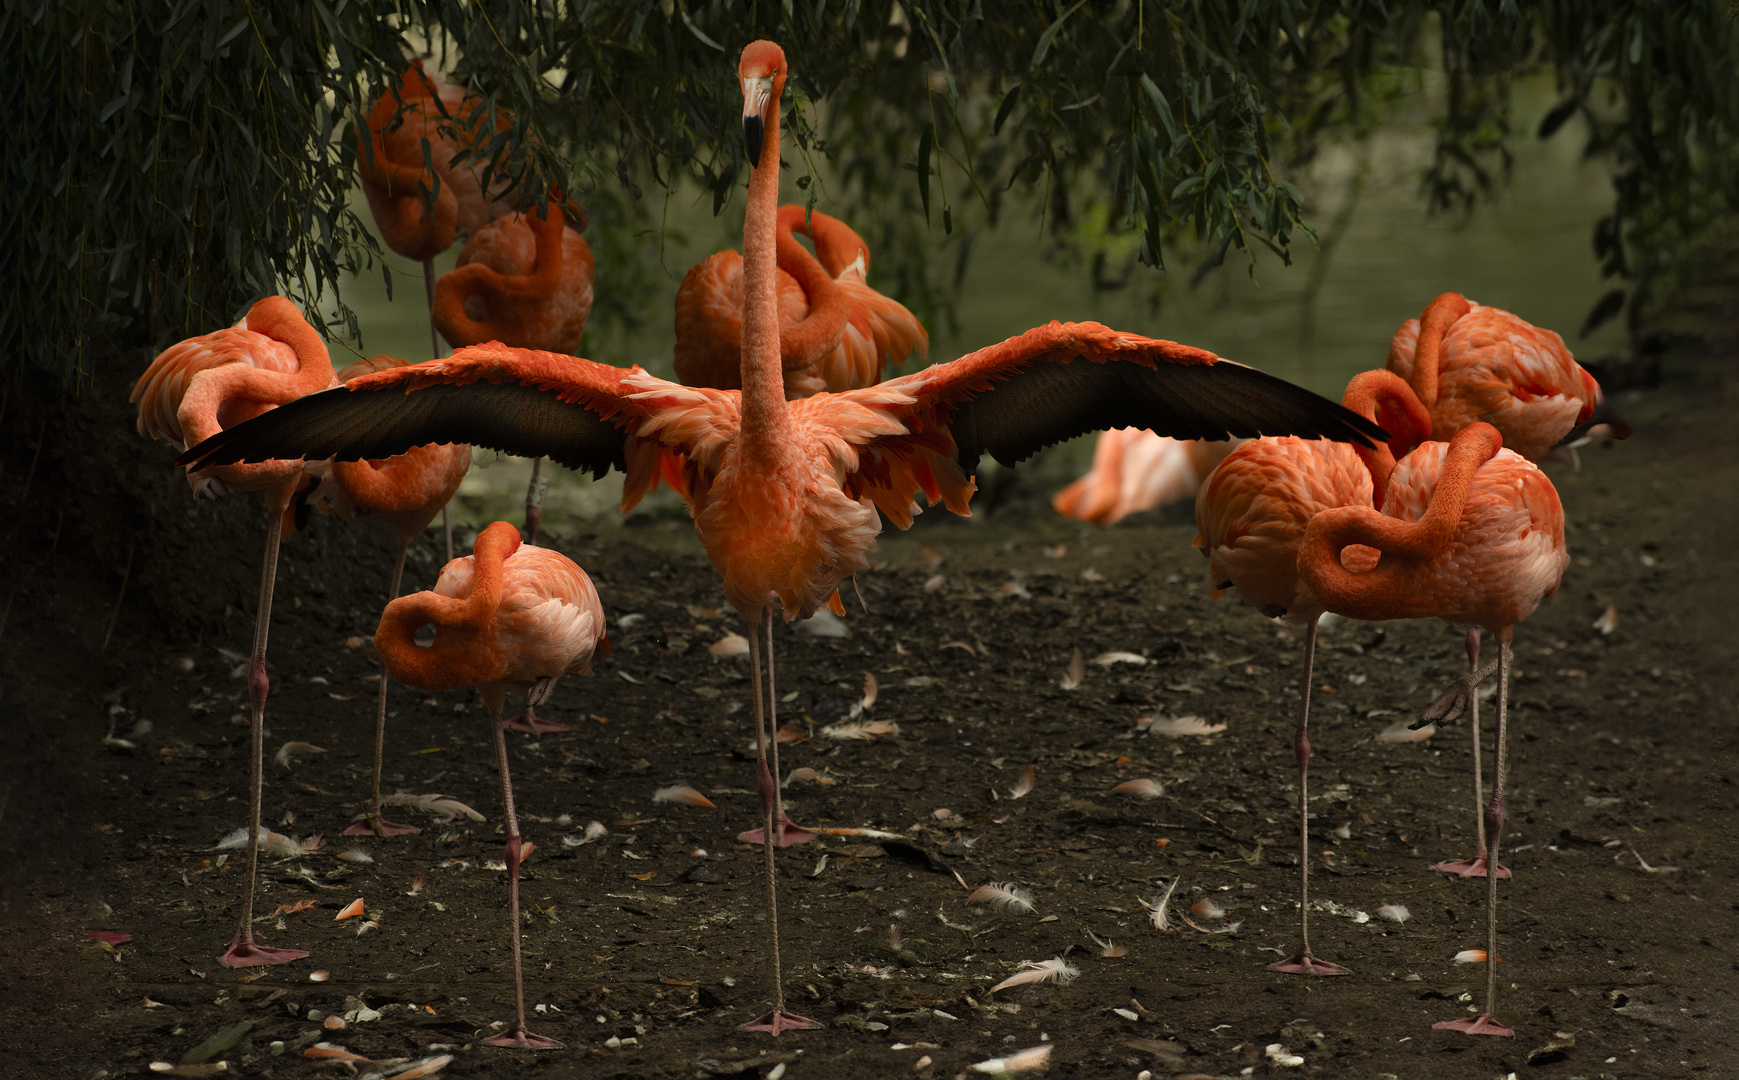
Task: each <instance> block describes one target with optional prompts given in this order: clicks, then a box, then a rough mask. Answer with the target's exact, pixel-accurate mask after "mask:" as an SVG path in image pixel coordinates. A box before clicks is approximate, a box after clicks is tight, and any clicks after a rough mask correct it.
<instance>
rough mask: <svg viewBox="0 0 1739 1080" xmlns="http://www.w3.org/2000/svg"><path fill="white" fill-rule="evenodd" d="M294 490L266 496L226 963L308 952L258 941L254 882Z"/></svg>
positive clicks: (278, 960)
mask: <svg viewBox="0 0 1739 1080" xmlns="http://www.w3.org/2000/svg"><path fill="white" fill-rule="evenodd" d="M289 497H290V489H289V487H288V486H287V485H286V486H285V487H283V488H280V489H276V490H273V491H270V492H267V495H266V521H267V524H266V555H265V562H264V565H263V566H262V567H261V569H260V599H259V606H258V609H257V610H258V614H257V615H256V616H255V619H254V649H253V655H251V656H250V657H249V658H248V712H249V716H248V728H249V739H248V741H249V754H248V826H247V827H248V834H249V835H248V880H247V885H246V886H245V887H244V888H243V890H242V917H241V925H240V926H238V927H237V928H236V932H235V939H234V940H233V941H231V942H230V945H229V949H228V951H226V952H225V953H224V954H223V955H222V956H221V957H219V958H218V962H219V963H220V964H222V965H223V966H224V967H232V968H233V967H254V966H256V965H260V964H287V963H289V962H290V961H292V960H300V959H302V958H303V957H304V956H307V955H308V954H307V953H306V952H303V951H302V950H301V949H275V948H272V947H271V946H269V945H261V944H260V943H258V942H256V941H255V940H254V883H255V882H256V881H258V880H259V874H260V803H261V801H262V797H263V796H262V793H263V789H264V787H265V741H266V694H267V693H268V692H269V691H270V690H271V688H272V684H271V680H270V679H268V678H267V677H266V632H267V630H268V629H269V628H270V627H271V622H272V587H273V586H274V585H275V584H276V582H277V577H278V540H279V538H280V537H282V536H283V532H284V509H285V507H286V506H287V505H288V503H289Z"/></svg>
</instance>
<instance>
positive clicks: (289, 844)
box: [212, 826, 321, 859]
mask: <svg viewBox="0 0 1739 1080" xmlns="http://www.w3.org/2000/svg"><path fill="white" fill-rule="evenodd" d="M320 840H321V838H320V837H319V836H310V837H309V838H308V839H307V840H304V841H297V840H294V839H292V838H290V837H288V836H285V835H284V834H283V833H277V832H272V831H271V830H270V829H267V828H266V827H265V826H261V827H260V850H261V851H262V852H264V853H265V854H266V855H268V856H270V857H271V858H274V859H294V858H297V857H298V856H301V855H306V854H308V853H309V852H311V851H316V850H318V849H319V847H320ZM247 846H248V830H247V828H246V827H245V826H244V827H243V828H240V829H236V830H235V831H234V832H231V833H230V834H229V835H227V836H225V837H224V838H223V839H222V840H219V841H218V842H217V847H215V848H213V849H212V850H214V851H246V850H247Z"/></svg>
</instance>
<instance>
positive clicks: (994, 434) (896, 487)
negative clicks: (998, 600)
mask: <svg viewBox="0 0 1739 1080" xmlns="http://www.w3.org/2000/svg"><path fill="white" fill-rule="evenodd" d="M738 76H739V78H740V80H741V84H742V87H743V98H744V108H743V127H744V135H745V138H746V140H747V142H748V144H749V151H750V158H751V160H752V161H754V162H756V166H755V169H754V173H753V175H752V177H751V180H750V183H749V197H748V212H747V223H746V225H745V228H744V248H745V252H744V260H743V276H744V297H745V299H744V304H743V307H744V317H743V334H742V344H741V356H740V371H741V382H742V389H741V390H740V391H739V390H716V389H710V388H703V387H689V386H683V385H680V384H677V383H672V382H667V381H666V380H663V379H658V378H655V377H653V376H651V375H649V374H647V373H646V372H645V371H643V370H641V369H639V368H630V369H626V370H624V369H621V368H614V367H609V366H607V365H604V364H597V363H593V362H591V361H589V360H582V359H579V358H577V357H571V356H561V355H558V354H554V353H542V352H532V351H528V350H523V349H512V348H508V347H506V346H502V345H496V344H490V345H482V346H477V347H474V348H470V349H464V350H461V351H460V352H459V353H457V354H455V355H454V356H453V357H452V358H450V359H447V360H438V361H431V362H430V363H426V364H419V365H416V366H414V367H410V368H404V369H401V370H399V371H391V372H382V373H380V374H378V375H372V376H369V377H367V378H365V379H360V380H358V381H357V382H355V383H352V384H350V386H349V387H348V388H347V389H345V390H343V391H341V392H339V393H335V394H329V395H326V396H325V397H323V398H321V399H319V400H317V401H312V402H310V403H308V404H306V405H304V406H302V407H300V408H298V409H296V410H295V411H294V412H288V413H286V412H285V410H279V413H278V415H276V416H269V417H262V418H261V421H260V422H258V423H256V424H255V425H254V426H253V427H252V428H250V429H248V431H247V432H245V433H242V432H232V433H226V434H224V435H221V436H219V437H218V438H217V439H216V440H214V441H212V442H209V443H207V444H204V445H201V446H198V447H195V448H194V449H193V450H192V451H190V452H189V453H187V454H186V455H184V457H185V458H186V459H187V460H188V461H190V462H197V463H201V464H204V463H207V462H217V461H225V460H242V459H246V458H249V457H256V456H261V455H262V454H263V453H266V452H268V451H267V448H271V449H270V450H269V452H270V453H283V452H286V450H285V448H286V447H289V446H296V447H298V448H300V449H299V452H302V453H308V454H317V455H320V456H328V455H336V456H338V457H340V458H351V457H357V456H379V455H382V454H387V453H393V452H397V451H398V450H402V449H403V448H404V447H407V446H414V445H417V444H419V443H424V442H429V441H431V440H433V439H437V438H439V439H465V440H467V441H470V442H473V443H477V444H481V445H485V446H491V447H495V448H497V449H501V450H503V451H505V452H507V453H514V454H521V455H525V456H533V455H536V454H548V455H549V456H550V457H551V458H552V459H553V460H555V461H557V462H559V463H562V464H565V465H568V466H569V467H571V468H582V469H589V470H592V471H594V472H595V473H596V474H599V475H601V474H602V473H603V472H604V471H605V470H607V469H610V468H619V469H622V470H623V471H624V472H625V473H626V474H627V476H626V479H625V481H624V485H623V508H624V509H627V508H630V507H632V506H634V505H635V503H637V502H638V501H639V499H640V498H641V497H642V496H643V495H644V494H645V493H646V492H647V491H649V490H651V489H652V488H653V487H654V486H656V485H657V484H658V483H660V482H663V483H668V484H669V485H670V486H671V487H672V488H673V489H675V490H676V491H677V492H678V493H679V494H680V495H681V496H682V497H683V498H684V500H685V501H686V502H687V504H688V507H689V511H690V513H691V515H692V516H693V518H694V523H695V531H696V534H697V535H698V536H699V538H700V540H701V543H702V545H703V546H704V547H705V548H706V551H707V554H708V555H709V557H710V558H711V559H712V563H713V566H714V568H715V569H716V570H717V571H718V573H719V576H720V578H721V579H722V584H723V588H724V592H725V597H726V599H727V600H729V602H730V603H731V605H732V606H733V607H735V608H736V609H737V612H738V614H739V615H740V616H741V617H742V619H743V621H744V623H745V624H746V625H747V627H748V629H749V631H750V633H749V635H748V636H749V639H750V656H751V662H752V664H753V667H754V676H753V679H752V682H751V684H752V687H753V690H754V693H755V710H754V713H755V729H756V747H757V762H756V778H757V787H758V790H759V793H760V796H761V809H762V819H763V827H762V829H761V830H759V832H758V836H759V838H760V839H761V840H762V842H763V851H764V854H763V873H764V877H765V884H766V891H767V907H768V922H769V934H768V938H769V941H768V945H769V950H768V951H769V959H770V965H771V969H772V982H773V987H774V1008H773V1009H772V1011H771V1012H769V1013H768V1014H767V1015H766V1016H764V1017H762V1018H760V1019H759V1020H758V1021H756V1022H755V1023H753V1024H750V1025H747V1027H748V1028H750V1029H751V1030H759V1031H768V1032H772V1033H774V1034H777V1033H779V1032H781V1031H785V1030H791V1029H793V1028H802V1027H808V1026H812V1025H813V1021H809V1020H806V1019H804V1018H802V1017H799V1016H795V1015H793V1014H791V1013H790V1012H788V1011H787V1010H786V1008H785V1003H784V993H783V988H782V985H783V984H782V980H781V978H780V971H779V939H778V907H777V880H776V878H775V876H774V874H773V852H774V847H775V846H776V845H783V844H789V843H793V842H800V841H801V840H802V839H805V838H806V837H807V836H808V835H812V834H808V833H807V831H806V830H798V829H797V827H796V826H794V825H792V824H790V821H789V818H787V817H786V815H785V813H784V807H783V803H782V800H781V798H780V795H779V789H778V785H777V784H776V783H775V782H774V781H773V778H772V772H770V771H769V768H768V750H767V744H768V739H767V730H768V726H769V719H770V718H771V717H772V711H773V703H774V702H775V701H776V699H774V698H772V697H771V690H770V685H769V683H770V674H769V677H768V680H767V681H765V682H764V681H763V678H762V664H761V651H762V646H761V644H760V629H761V627H762V626H763V625H764V626H765V628H766V632H767V640H768V642H769V643H770V642H771V640H772V629H773V613H774V610H775V609H778V610H780V611H781V612H782V613H783V614H784V616H785V618H786V619H787V620H790V619H793V618H798V617H805V616H808V615H811V614H813V613H814V612H815V611H816V610H817V609H818V608H820V607H821V606H822V605H824V604H825V605H827V606H828V607H830V608H831V609H833V610H834V611H835V612H836V613H840V614H843V611H844V607H843V605H842V604H841V603H840V599H839V587H840V585H841V583H843V582H844V581H845V580H846V579H847V578H848V577H850V576H852V575H853V574H855V573H857V572H858V571H859V570H863V569H865V568H867V566H868V558H867V556H868V554H869V552H870V551H871V550H872V549H873V548H874V546H875V538H876V534H877V533H878V532H879V531H880V528H881V521H880V518H879V517H878V515H877V512H878V511H880V513H881V514H882V515H885V516H886V517H887V518H888V519H889V520H890V521H892V522H893V523H894V524H895V525H897V526H899V527H900V528H906V527H908V526H909V525H910V524H911V522H912V516H913V515H914V514H915V513H917V512H918V510H919V508H918V506H917V503H916V502H915V499H916V498H917V497H918V496H919V495H920V494H922V495H923V496H924V497H925V498H927V499H928V500H929V502H930V503H931V504H932V505H933V504H934V503H936V502H942V503H944V504H945V505H946V506H947V507H948V508H949V509H950V510H952V511H954V512H955V513H959V514H965V513H967V512H968V501H969V500H970V498H971V495H972V492H973V491H974V484H973V481H972V479H971V471H972V470H973V469H975V468H976V466H977V462H978V460H979V458H980V456H981V455H982V454H983V453H984V452H986V451H988V452H989V453H990V454H991V455H992V456H993V457H995V458H996V459H997V460H998V461H1000V462H1002V463H1003V464H1006V465H1012V464H1014V463H1015V462H1016V461H1019V460H1022V459H1024V458H1026V457H1028V456H1030V455H1031V454H1032V453H1033V452H1035V451H1036V450H1038V449H1039V448H1041V447H1043V446H1047V445H1049V444H1051V443H1054V442H1057V441H1059V440H1061V439H1064V438H1069V437H1072V436H1074V435H1078V434H1084V433H1085V432H1087V431H1091V430H1096V429H1103V428H1106V427H1125V426H1129V425H1137V426H1143V427H1150V428H1155V429H1158V430H1160V431H1162V432H1164V433H1166V434H1170V435H1175V436H1180V437H1186V438H1226V437H1228V436H1229V435H1244V436H1255V435H1259V434H1261V433H1263V432H1271V433H1276V434H1303V435H1310V436H1325V437H1330V438H1336V439H1344V440H1352V441H1361V442H1368V441H1369V439H1370V438H1373V437H1374V438H1386V437H1387V436H1386V434H1385V433H1384V432H1383V431H1382V429H1381V428H1380V427H1378V426H1376V425H1375V424H1372V423H1371V422H1369V421H1368V420H1366V419H1365V418H1363V417H1360V416H1358V415H1357V414H1355V413H1352V412H1349V411H1347V410H1346V409H1344V408H1342V407H1341V406H1339V405H1336V404H1334V403H1332V402H1329V401H1325V400H1324V399H1322V398H1320V397H1318V396H1317V395H1315V394H1312V393H1310V392H1309V391H1307V390H1304V389H1302V388H1300V387H1296V386H1293V385H1292V384H1290V383H1287V382H1284V381H1282V380H1280V379H1276V378H1274V377H1273V376H1270V375H1266V374H1263V373H1262V372H1259V371H1256V370H1254V369H1252V368H1246V367H1243V366H1241V365H1238V364H1232V363H1228V362H1226V361H1222V360H1219V359H1218V358H1217V357H1215V356H1214V355H1213V354H1212V353H1209V352H1205V351H1203V350H1200V349H1193V348H1190V347H1188V346H1184V345H1179V344H1177V343H1175V342H1169V341H1159V340H1155V339H1152V338H1145V337H1141V336H1139V335H1135V334H1125V333H1121V332H1119V331H1116V330H1112V329H1110V328H1108V327H1105V326H1100V325H1098V324H1096V323H1054V322H1053V323H1051V324H1049V325H1047V326H1041V327H1037V328H1035V329H1033V330H1029V331H1027V332H1026V333H1024V334H1020V335H1018V336H1016V337H1012V338H1010V339H1008V340H1007V341H1004V342H1002V343H1000V344H997V345H992V346H990V347H988V348H985V349H981V350H979V351H977V352H975V353H971V354H969V355H967V356H964V357H961V358H960V359H958V360H955V361H953V362H952V363H948V364H939V365H936V366H934V367H930V368H927V369H925V370H923V371H919V372H916V373H914V374H911V375H905V376H902V377H900V378H898V379H893V380H891V381H888V382H884V383H880V384H878V385H876V386H872V387H866V388H863V389H859V390H850V391H846V392H843V393H838V394H829V393H823V394H816V395H814V396H812V397H809V398H802V399H798V400H794V401H787V400H786V396H785V390H786V383H785V377H784V368H783V365H782V363H781V353H780V345H779V343H780V319H779V309H778V297H777V293H776V288H777V282H776V279H775V276H774V275H775V269H776V268H775V262H774V250H773V249H774V244H773V242H772V241H773V239H774V238H773V231H772V230H770V229H768V228H767V227H766V223H767V222H769V221H771V220H772V219H773V218H774V215H775V209H776V205H777V194H778V192H777V177H778V171H779V170H778V154H779V111H778V101H779V94H780V91H781V90H782V88H783V86H784V83H785V76H786V67H785V58H784V54H783V52H782V51H781V50H780V49H779V47H778V46H777V45H775V44H773V43H772V42H769V41H759V42H755V43H753V44H751V45H750V46H748V47H747V48H746V49H744V50H743V55H742V59H741V62H740V64H739V67H738ZM769 654H770V646H769ZM767 670H768V671H769V672H770V671H771V656H770V655H769V659H768V665H767ZM763 687H766V688H767V689H766V691H765V693H764V691H763ZM771 724H772V726H773V727H775V728H776V726H777V720H776V718H775V719H771ZM776 754H777V749H776V748H775V750H774V755H775V756H774V757H773V764H774V766H775V770H776V767H777V756H776Z"/></svg>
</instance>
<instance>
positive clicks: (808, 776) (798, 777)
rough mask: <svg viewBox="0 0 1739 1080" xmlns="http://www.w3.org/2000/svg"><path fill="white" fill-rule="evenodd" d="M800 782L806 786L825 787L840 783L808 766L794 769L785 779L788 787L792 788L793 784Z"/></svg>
mask: <svg viewBox="0 0 1739 1080" xmlns="http://www.w3.org/2000/svg"><path fill="white" fill-rule="evenodd" d="M799 782H801V783H805V784H821V785H823V786H824V787H832V786H833V785H834V784H837V783H839V781H837V780H835V779H833V778H832V777H828V776H822V775H821V774H820V773H818V772H816V771H815V770H814V769H811V768H810V767H809V766H807V765H804V766H802V767H801V768H796V769H792V770H791V772H790V774H789V775H787V776H786V777H785V786H786V787H790V786H791V785H792V784H795V783H799Z"/></svg>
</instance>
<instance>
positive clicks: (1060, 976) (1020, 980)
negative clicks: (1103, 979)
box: [990, 956, 1081, 994]
mask: <svg viewBox="0 0 1739 1080" xmlns="http://www.w3.org/2000/svg"><path fill="white" fill-rule="evenodd" d="M1079 974H1081V972H1080V970H1079V969H1078V968H1076V967H1074V966H1073V965H1071V964H1070V963H1069V962H1068V961H1066V960H1064V959H1063V958H1062V957H1060V956H1059V957H1057V958H1056V959H1055V960H1022V961H1021V963H1020V970H1019V971H1017V972H1015V973H1014V974H1013V975H1010V976H1009V977H1008V978H1006V979H1004V980H1002V981H1001V982H999V983H997V984H996V985H995V986H993V987H991V988H990V992H991V993H993V994H994V993H996V992H997V991H998V990H1007V989H1008V988H1009V987H1011V986H1025V985H1026V984H1027V983H1038V982H1056V983H1062V984H1063V985H1065V986H1067V985H1068V984H1069V983H1072V982H1074V981H1075V976H1077V975H1079Z"/></svg>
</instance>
